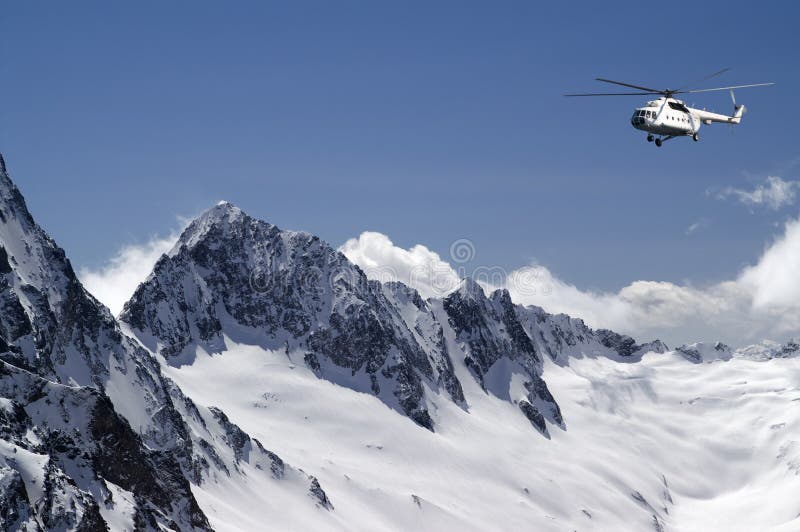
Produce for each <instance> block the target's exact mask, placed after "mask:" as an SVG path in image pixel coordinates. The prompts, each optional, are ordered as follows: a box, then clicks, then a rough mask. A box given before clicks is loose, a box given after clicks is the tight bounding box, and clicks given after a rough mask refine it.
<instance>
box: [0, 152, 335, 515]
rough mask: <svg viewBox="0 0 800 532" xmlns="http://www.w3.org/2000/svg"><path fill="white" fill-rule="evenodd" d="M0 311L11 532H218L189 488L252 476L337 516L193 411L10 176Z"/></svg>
mask: <svg viewBox="0 0 800 532" xmlns="http://www.w3.org/2000/svg"><path fill="white" fill-rule="evenodd" d="M0 309H1V310H0V397H2V399H0V432H1V433H2V439H3V441H2V446H0V463H1V464H2V465H1V466H0V467H2V469H1V470H2V473H3V476H2V478H3V480H2V482H1V483H0V504H1V505H0V508H1V509H2V519H3V528H4V529H16V528H21V529H30V530H36V529H63V530H67V529H80V530H104V529H106V528H107V527H109V526H110V527H111V528H112V529H118V528H131V527H133V526H135V527H136V528H146V529H158V528H164V527H167V528H174V529H198V530H205V529H210V525H209V523H208V520H207V518H206V516H205V514H204V513H203V511H202V509H201V508H200V507H199V505H198V503H197V500H196V498H195V496H194V494H193V490H192V486H197V487H202V486H205V485H207V484H212V485H216V484H219V482H218V479H220V477H223V476H224V477H223V479H224V478H227V477H233V476H236V475H238V476H241V477H244V476H245V475H248V474H253V475H254V476H257V475H262V476H264V477H265V478H270V479H272V478H274V479H284V478H289V479H290V480H287V481H286V482H284V483H283V484H285V489H286V490H287V491H295V492H297V497H295V498H297V499H298V500H300V499H309V500H311V499H313V501H312V502H309V507H313V503H316V504H318V505H321V506H326V507H327V506H329V505H330V504H329V502H328V501H327V498H326V497H325V495H324V492H323V491H322V490H321V488H320V486H319V484H318V482H317V481H316V480H315V479H314V478H312V477H307V476H306V475H304V474H302V473H300V472H298V471H295V470H294V469H292V468H289V467H288V466H286V465H285V464H284V463H283V462H282V460H281V459H280V458H278V457H277V455H275V454H274V453H271V452H269V451H267V450H266V449H264V448H263V446H261V444H260V443H259V442H258V441H256V440H253V439H251V438H250V437H249V436H248V435H247V434H245V433H244V432H242V431H241V429H239V428H238V427H237V426H236V425H234V424H233V423H232V422H230V421H229V420H228V418H227V417H226V416H225V414H224V413H223V412H222V411H221V410H219V409H213V408H208V407H206V406H203V405H200V406H197V405H195V404H194V403H193V402H192V401H191V400H190V399H189V398H188V397H186V396H185V395H184V394H183V393H182V392H181V390H180V389H179V388H178V387H177V386H176V385H175V384H174V383H173V382H172V381H170V380H169V379H167V378H165V377H164V375H163V374H162V372H161V369H160V366H159V363H158V362H157V361H156V359H155V358H154V357H153V356H152V355H151V354H150V353H148V352H147V351H146V350H145V349H143V348H142V347H141V346H139V344H138V343H137V342H135V341H134V340H132V339H131V338H129V337H128V336H126V335H124V334H122V332H121V331H120V327H119V325H118V323H117V321H116V320H115V319H114V317H113V316H112V315H111V314H110V313H109V311H108V310H107V309H106V308H105V307H103V306H102V305H101V304H100V303H98V302H97V301H96V300H95V299H94V298H93V297H92V296H91V295H90V294H88V293H87V292H86V291H85V290H84V288H83V287H82V286H81V284H80V282H79V281H78V279H77V278H76V276H75V273H74V271H73V269H72V266H71V265H70V263H69V261H68V260H67V258H66V256H65V254H64V252H63V251H62V250H61V249H60V248H59V247H58V246H56V244H55V243H54V242H53V241H52V239H50V238H49V237H48V236H47V235H46V234H45V232H44V231H43V230H42V229H41V228H40V227H39V226H38V225H37V224H36V223H35V221H34V220H33V218H32V217H31V215H30V213H29V212H28V210H27V208H26V206H25V202H24V200H23V198H22V196H21V194H20V193H19V190H18V189H17V188H16V186H15V185H14V184H13V183H12V182H11V180H10V179H9V177H8V174H7V173H6V171H5V163H4V162H3V163H2V164H0ZM258 470H260V471H258ZM299 484H305V486H303V487H301V486H299ZM309 495H310V497H309Z"/></svg>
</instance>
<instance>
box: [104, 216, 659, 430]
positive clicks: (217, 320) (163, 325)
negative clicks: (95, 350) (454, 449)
mask: <svg viewBox="0 0 800 532" xmlns="http://www.w3.org/2000/svg"><path fill="white" fill-rule="evenodd" d="M120 319H121V320H122V321H124V322H125V323H127V324H129V325H130V327H131V329H132V330H133V331H134V332H135V333H136V334H137V335H138V336H139V337H140V339H141V340H142V342H144V343H145V344H146V345H148V346H149V347H150V348H151V349H153V350H154V351H156V352H158V353H159V354H161V355H162V356H164V357H165V358H166V359H167V360H169V361H171V363H172V364H174V365H182V364H191V363H192V361H193V360H194V357H195V355H196V353H197V350H198V349H201V350H202V351H205V352H214V353H222V352H224V351H226V350H227V344H228V342H229V340H233V341H234V342H239V343H242V342H243V343H249V344H252V345H258V346H261V347H263V348H267V349H280V350H282V351H284V352H285V353H286V354H287V356H290V357H297V360H298V362H300V363H302V364H304V365H306V366H307V367H309V368H312V369H313V370H314V371H315V372H317V373H318V375H319V376H320V377H321V378H324V379H327V380H330V381H332V382H334V383H336V384H340V385H343V386H346V387H349V388H352V389H355V390H358V391H363V392H367V393H371V394H374V395H376V396H378V397H379V398H381V400H382V401H384V402H385V403H386V404H387V405H388V406H390V407H391V408H393V409H396V410H398V411H400V412H402V413H404V414H406V415H407V416H409V417H410V418H411V419H413V420H414V421H416V422H417V423H418V424H420V425H422V426H424V427H427V428H429V429H433V428H434V424H435V421H434V419H433V418H432V417H431V414H430V412H429V411H428V408H427V406H426V404H427V403H428V401H427V399H426V397H427V396H428V394H439V393H444V394H445V396H446V397H449V398H450V399H452V400H453V401H455V402H457V403H460V402H462V401H463V395H462V392H461V389H462V382H461V379H463V378H464V376H461V377H458V376H456V368H457V366H459V365H461V364H463V363H464V361H466V363H467V365H468V369H469V371H468V372H467V374H466V376H467V377H468V378H472V379H476V380H478V381H479V382H480V383H481V385H482V386H485V387H486V388H487V390H489V391H491V392H493V393H497V394H499V395H500V396H504V397H507V398H508V400H513V401H517V400H519V399H524V400H525V401H526V403H527V404H529V407H525V409H523V413H524V414H525V415H526V416H527V417H529V418H533V419H535V422H534V424H535V425H536V426H537V428H538V429H539V430H541V431H542V432H545V433H546V432H547V431H546V428H545V426H544V419H549V420H550V421H551V422H552V423H554V424H555V425H557V426H561V425H562V421H561V416H560V413H559V412H558V405H557V403H556V399H555V398H553V397H552V396H551V395H550V394H549V392H548V391H547V386H546V384H544V381H543V380H542V379H541V376H540V375H541V371H542V367H543V358H542V357H543V355H547V356H550V357H551V358H553V359H558V358H559V357H561V358H562V359H563V357H565V356H568V355H567V353H568V352H569V354H574V355H587V356H594V355H609V356H618V357H631V356H632V355H633V354H634V353H635V352H637V350H640V349H641V346H638V345H637V344H636V342H635V341H634V340H633V339H631V338H629V337H623V336H621V335H617V334H616V333H613V332H611V331H598V332H597V333H595V332H593V331H591V330H590V329H589V328H588V327H586V326H585V325H584V324H583V322H582V321H580V320H572V319H571V318H569V317H567V316H552V315H549V314H547V313H546V312H544V311H542V310H541V309H536V308H530V309H526V308H525V307H521V306H518V305H514V304H513V302H512V301H511V297H510V295H509V293H508V292H507V291H505V290H498V291H496V292H494V293H493V294H491V296H487V295H486V293H485V291H484V289H483V288H482V287H481V285H480V284H479V283H478V282H476V281H475V280H474V279H471V278H467V279H464V280H463V281H462V283H461V284H460V286H459V287H458V288H457V289H456V290H455V291H454V292H452V293H451V294H450V295H448V296H447V297H445V298H444V299H441V300H437V299H433V300H429V301H424V300H423V299H422V298H421V297H420V296H419V294H418V293H417V292H416V290H413V289H412V288H409V287H407V286H405V285H402V284H401V283H389V284H387V285H386V286H381V284H380V283H378V282H376V281H370V280H368V279H367V278H366V276H365V275H364V273H363V272H362V271H361V269H360V268H358V267H357V266H356V265H354V264H352V263H351V262H350V261H349V260H348V259H347V258H346V257H345V256H344V255H342V254H341V253H340V252H338V251H337V250H335V249H333V248H332V247H331V246H329V245H328V244H327V243H325V242H323V241H321V240H320V239H319V238H318V237H316V236H313V235H310V234H308V233H304V232H295V231H285V230H282V229H279V228H278V227H276V226H275V225H272V224H269V223H267V222H264V221H261V220H257V219H254V218H252V217H250V216H249V215H247V214H246V213H244V212H242V211H241V210H240V209H238V208H237V207H235V206H233V205H231V204H229V203H221V204H219V205H216V206H214V207H212V208H211V209H210V210H208V211H207V212H205V213H204V214H203V215H201V216H200V217H199V218H198V219H197V220H195V221H193V222H192V223H191V224H190V225H189V227H188V228H187V229H186V230H185V231H184V233H183V234H182V235H181V236H180V238H179V240H178V243H177V244H176V246H175V248H174V249H173V250H172V251H171V252H170V254H168V255H167V256H165V257H162V259H161V260H160V261H159V262H158V263H157V264H156V266H155V269H154V271H153V273H152V275H151V276H150V277H149V278H148V279H147V281H146V282H145V283H143V284H142V285H141V286H140V287H139V288H138V289H137V290H136V293H135V294H134V295H133V297H132V298H131V299H130V301H129V302H128V303H127V304H126V305H125V308H124V310H123V312H122V314H121V315H120ZM448 336H451V337H453V338H454V343H452V344H449V343H448V342H447V341H446V338H447V337H448ZM659 349H661V346H660V345H659V346H654V347H653V349H651V350H659ZM503 365H508V368H507V370H502V371H501V370H500V369H499V368H500V366H503ZM514 374H519V375H524V378H525V379H527V380H526V381H525V382H526V383H527V384H526V386H528V388H529V389H528V390H527V391H524V392H520V393H521V395H520V397H511V396H510V395H509V391H508V388H509V386H511V380H512V378H513V375H514ZM487 379H492V383H491V386H489V383H488V381H487ZM497 379H499V380H497ZM466 406H467V408H468V405H466ZM525 410H528V411H527V412H526V411H525ZM534 410H536V412H533V411H534Z"/></svg>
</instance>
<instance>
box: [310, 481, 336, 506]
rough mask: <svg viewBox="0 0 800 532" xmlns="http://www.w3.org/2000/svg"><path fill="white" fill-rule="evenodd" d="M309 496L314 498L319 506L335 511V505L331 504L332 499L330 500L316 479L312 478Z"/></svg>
mask: <svg viewBox="0 0 800 532" xmlns="http://www.w3.org/2000/svg"><path fill="white" fill-rule="evenodd" d="M308 491H309V494H310V495H311V497H312V498H314V499H315V500H316V501H317V504H318V505H319V506H321V507H322V508H325V509H326V510H333V504H331V501H330V499H328V495H327V494H326V493H325V491H324V490H323V489H322V487H321V486H320V485H319V481H318V480H317V479H316V477H311V487H310V488H309V490H308Z"/></svg>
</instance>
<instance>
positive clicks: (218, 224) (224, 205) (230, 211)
mask: <svg viewBox="0 0 800 532" xmlns="http://www.w3.org/2000/svg"><path fill="white" fill-rule="evenodd" d="M248 219H250V217H249V216H248V215H247V214H245V213H244V212H243V211H242V210H241V209H240V208H239V207H237V206H235V205H234V204H232V203H230V202H228V201H220V202H219V203H217V204H216V205H214V206H213V207H211V208H210V209H208V210H206V211H205V212H204V213H203V214H201V215H200V216H198V217H197V218H195V219H194V220H193V221H192V223H190V224H189V227H187V228H186V229H185V230H184V231H183V233H182V234H181V236H180V238H179V239H178V242H177V243H176V244H175V247H174V248H173V249H172V251H171V252H170V254H175V253H177V252H178V251H179V250H180V248H181V247H183V246H188V247H192V246H194V245H196V244H197V243H198V242H199V241H200V240H202V239H203V237H204V236H205V235H207V234H208V233H209V232H210V231H212V230H213V229H219V230H221V231H222V232H228V231H229V230H230V226H232V225H237V224H239V223H241V222H243V221H246V220H248Z"/></svg>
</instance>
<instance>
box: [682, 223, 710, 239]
mask: <svg viewBox="0 0 800 532" xmlns="http://www.w3.org/2000/svg"><path fill="white" fill-rule="evenodd" d="M706 226H708V220H705V219H702V220H697V221H696V222H694V223H693V224H691V225H690V226H689V227H687V228H686V236H691V235H693V234H695V233H696V232H697V231H699V230H700V229H703V228H705V227H706Z"/></svg>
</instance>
